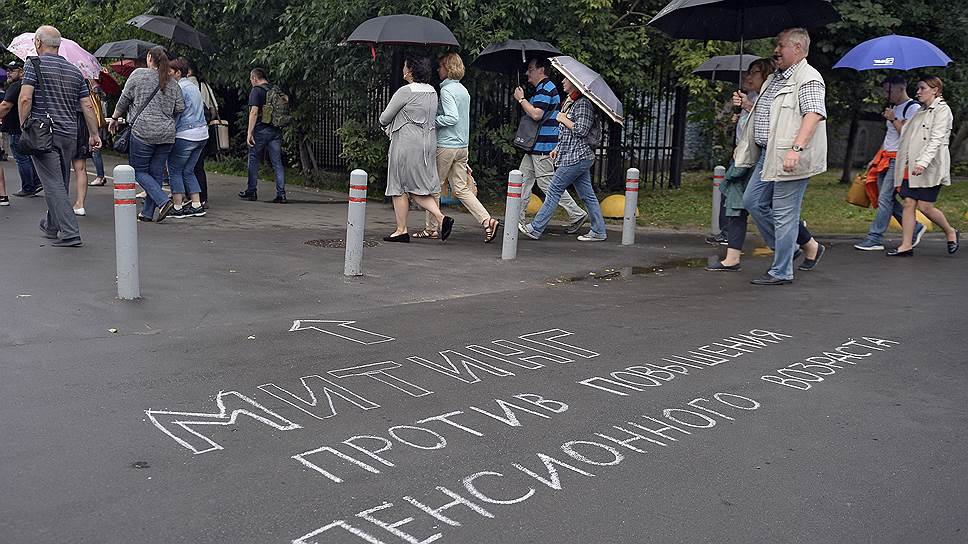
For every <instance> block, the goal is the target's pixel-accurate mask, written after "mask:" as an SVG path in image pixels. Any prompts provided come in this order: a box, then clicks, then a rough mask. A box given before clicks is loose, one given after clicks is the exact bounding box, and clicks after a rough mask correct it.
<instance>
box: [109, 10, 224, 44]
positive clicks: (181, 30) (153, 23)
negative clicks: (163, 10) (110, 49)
mask: <svg viewBox="0 0 968 544" xmlns="http://www.w3.org/2000/svg"><path fill="white" fill-rule="evenodd" d="M128 24H129V25H133V26H136V27H138V28H140V29H141V30H147V31H148V32H152V33H154V34H157V35H159V36H162V37H164V38H168V39H169V40H171V41H172V42H174V43H180V44H182V45H187V46H188V47H191V48H194V49H198V50H200V51H205V52H208V53H211V52H212V51H215V45H214V44H213V43H212V40H211V39H209V37H208V36H206V35H205V34H202V33H201V32H199V31H198V30H195V28H194V27H192V26H191V25H189V24H188V23H184V22H182V21H179V20H178V19H174V18H172V17H165V16H163V15H147V14H145V15H138V16H137V17H133V18H131V19H130V20H129V21H128Z"/></svg>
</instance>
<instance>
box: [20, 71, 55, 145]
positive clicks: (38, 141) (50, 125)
mask: <svg viewBox="0 0 968 544" xmlns="http://www.w3.org/2000/svg"><path fill="white" fill-rule="evenodd" d="M30 62H31V64H33V65H34V72H36V74H37V90H39V91H44V76H43V74H41V73H40V59H39V58H33V59H30ZM35 103H36V102H35ZM20 130H21V135H20V142H19V143H18V144H17V149H18V150H19V151H20V152H21V153H23V154H24V155H43V154H44V153H50V152H51V151H53V150H54V120H53V119H51V118H50V114H49V113H45V114H44V118H37V117H31V116H30V115H27V119H25V120H24V122H23V124H22V125H21V127H20Z"/></svg>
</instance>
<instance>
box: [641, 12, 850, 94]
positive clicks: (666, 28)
mask: <svg viewBox="0 0 968 544" xmlns="http://www.w3.org/2000/svg"><path fill="white" fill-rule="evenodd" d="M839 20H840V14H839V13H837V10H835V9H834V7H833V5H832V4H831V3H830V0H672V1H671V2H669V4H668V5H666V7H664V8H662V10H661V11H659V13H657V14H656V15H655V17H653V18H652V20H651V21H649V26H651V27H655V28H658V29H659V30H661V31H663V32H665V33H666V34H668V35H669V36H672V37H673V38H691V39H694V40H725V41H738V42H739V54H740V55H742V54H743V41H744V40H752V39H756V38H768V37H770V36H776V35H777V34H779V33H780V31H781V30H785V29H787V28H793V27H804V28H812V27H818V26H824V25H826V24H829V23H833V22H835V21H839ZM740 77H741V76H740V74H739V73H737V75H736V81H737V82H738V83H739V84H740V85H742V81H740Z"/></svg>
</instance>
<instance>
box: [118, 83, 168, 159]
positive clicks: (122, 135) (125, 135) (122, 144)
mask: <svg viewBox="0 0 968 544" xmlns="http://www.w3.org/2000/svg"><path fill="white" fill-rule="evenodd" d="M160 88H161V87H160V86H158V87H155V91H154V92H153V93H151V96H149V97H148V101H147V102H145V105H144V106H141V109H140V110H138V113H136V114H135V116H134V117H132V118H131V122H130V123H126V124H125V125H124V128H122V129H121V130H119V131H118V133H117V134H116V135H115V136H114V150H115V151H117V152H118V153H124V154H127V153H128V149H130V147H131V127H133V126H134V123H135V121H137V120H138V117H139V116H140V115H141V112H143V111H145V108H147V107H148V104H150V103H151V101H152V100H153V99H154V98H155V95H156V94H158V90H159V89H160Z"/></svg>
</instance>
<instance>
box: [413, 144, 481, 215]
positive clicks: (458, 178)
mask: <svg viewBox="0 0 968 544" xmlns="http://www.w3.org/2000/svg"><path fill="white" fill-rule="evenodd" d="M437 176H438V177H440V184H441V186H443V184H444V183H450V190H451V191H452V192H453V194H454V197H455V198H457V200H460V203H461V204H463V205H464V207H465V208H467V211H468V212H470V214H471V215H473V216H474V219H475V220H476V221H477V224H478V225H484V223H485V222H486V221H488V220H489V219H490V218H491V214H489V213H487V210H485V209H484V206H483V205H482V204H481V201H480V200H478V199H477V197H476V196H474V192H473V191H472V190H471V187H470V183H469V181H468V179H467V148H466V147H462V148H449V147H438V148H437ZM434 197H435V198H436V199H437V204H440V193H437V194H435V195H434ZM426 223H427V230H437V221H435V220H434V218H433V217H432V216H431V215H430V214H429V213H428V214H427V220H426Z"/></svg>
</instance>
